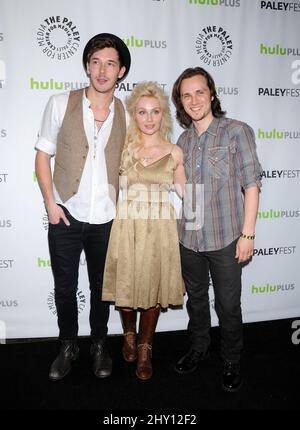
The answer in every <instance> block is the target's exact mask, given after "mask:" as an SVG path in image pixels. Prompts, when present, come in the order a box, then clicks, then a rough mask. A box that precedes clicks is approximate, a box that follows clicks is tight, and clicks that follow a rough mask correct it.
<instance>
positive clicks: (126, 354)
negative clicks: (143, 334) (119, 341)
mask: <svg viewBox="0 0 300 430" xmlns="http://www.w3.org/2000/svg"><path fill="white" fill-rule="evenodd" d="M120 313H121V319H122V323H123V330H124V343H123V348H122V353H123V358H124V360H125V361H127V362H129V363H132V362H134V361H135V360H136V359H137V349H136V316H137V311H136V310H133V309H130V310H124V309H122V310H120Z"/></svg>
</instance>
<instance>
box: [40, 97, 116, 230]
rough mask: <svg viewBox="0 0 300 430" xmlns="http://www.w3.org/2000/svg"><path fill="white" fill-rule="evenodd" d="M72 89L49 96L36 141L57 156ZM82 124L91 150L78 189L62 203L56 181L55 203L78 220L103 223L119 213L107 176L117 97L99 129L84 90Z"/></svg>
mask: <svg viewBox="0 0 300 430" xmlns="http://www.w3.org/2000/svg"><path fill="white" fill-rule="evenodd" d="M69 94H70V92H67V93H60V94H56V95H54V96H52V97H50V99H49V101H48V103H47V106H46V108H45V111H44V116H43V120H42V125H41V128H40V131H39V136H38V140H37V142H36V144H35V148H36V149H37V150H40V151H43V152H46V153H47V154H49V155H51V156H54V155H55V153H56V145H57V135H58V133H59V130H60V128H61V125H62V122H63V119H64V116H65V112H66V108H67V104H68V99H69ZM82 107H83V125H84V131H85V134H86V137H87V141H88V145H89V151H88V155H87V158H86V162H85V165H84V169H83V172H82V177H81V181H80V184H79V188H78V192H77V194H75V195H74V196H72V197H71V198H70V199H68V200H67V201H66V202H65V203H62V201H61V199H60V197H59V195H58V192H57V190H56V188H55V185H54V184H53V192H54V198H55V201H56V203H60V204H63V206H65V207H66V208H67V209H68V211H69V212H70V214H71V215H72V216H73V217H74V218H75V219H77V220H78V221H82V222H88V223H90V224H103V223H106V222H109V221H111V220H112V219H113V218H114V217H115V215H116V208H115V205H114V203H113V201H112V200H111V199H110V197H109V192H108V179H107V170H106V161H105V154H104V149H105V146H106V144H107V142H108V139H109V136H110V133H111V128H112V123H113V117H114V101H112V103H111V105H110V107H109V109H110V112H109V115H108V117H107V118H106V120H105V122H104V123H103V124H102V127H101V128H100V130H98V129H97V127H96V124H95V121H94V114H93V111H92V109H90V101H89V100H88V98H87V97H86V94H85V91H83V98H82Z"/></svg>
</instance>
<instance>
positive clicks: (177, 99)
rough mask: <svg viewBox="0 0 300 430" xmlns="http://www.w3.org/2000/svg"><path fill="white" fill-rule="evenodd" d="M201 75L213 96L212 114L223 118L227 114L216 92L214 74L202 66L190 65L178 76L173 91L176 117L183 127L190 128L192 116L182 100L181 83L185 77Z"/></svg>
mask: <svg viewBox="0 0 300 430" xmlns="http://www.w3.org/2000/svg"><path fill="white" fill-rule="evenodd" d="M197 75H201V76H203V77H204V78H205V79H206V82H207V86H208V88H209V91H210V95H211V96H212V97H213V100H212V102H211V110H212V114H213V116H214V117H216V118H221V117H222V116H224V115H225V114H226V112H225V111H223V110H222V108H221V102H220V100H219V97H218V95H217V92H216V86H215V82H214V80H213V78H212V76H211V75H210V74H209V73H208V72H207V71H206V70H205V69H202V67H193V68H192V67H190V68H188V69H185V70H184V71H183V72H182V73H181V75H180V76H179V77H178V78H177V80H176V82H175V84H174V86H173V91H172V101H173V103H174V105H175V107H176V119H177V121H178V122H179V124H180V125H181V126H182V127H183V128H188V127H189V126H190V125H191V123H192V119H191V117H190V116H189V115H188V114H187V113H186V112H185V110H184V108H183V105H182V102H181V84H182V81H183V80H184V79H188V78H192V77H193V76H197Z"/></svg>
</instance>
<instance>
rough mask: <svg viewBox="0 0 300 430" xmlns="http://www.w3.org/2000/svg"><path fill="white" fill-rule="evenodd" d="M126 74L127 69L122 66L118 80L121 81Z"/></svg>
mask: <svg viewBox="0 0 300 430" xmlns="http://www.w3.org/2000/svg"><path fill="white" fill-rule="evenodd" d="M125 72H126V67H125V66H122V67H121V69H120V71H119V73H118V79H121V78H122V77H123V76H124V73H125Z"/></svg>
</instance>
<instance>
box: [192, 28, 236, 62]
mask: <svg viewBox="0 0 300 430" xmlns="http://www.w3.org/2000/svg"><path fill="white" fill-rule="evenodd" d="M196 52H197V54H199V55H200V60H201V61H202V62H203V63H204V64H205V65H207V66H213V67H217V66H221V65H222V64H224V63H226V61H228V60H229V58H230V57H231V56H232V40H231V37H230V35H229V34H228V32H227V31H226V30H224V28H223V27H217V26H215V25H212V26H208V27H205V28H203V29H202V32H201V33H199V34H198V36H197V39H196Z"/></svg>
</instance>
